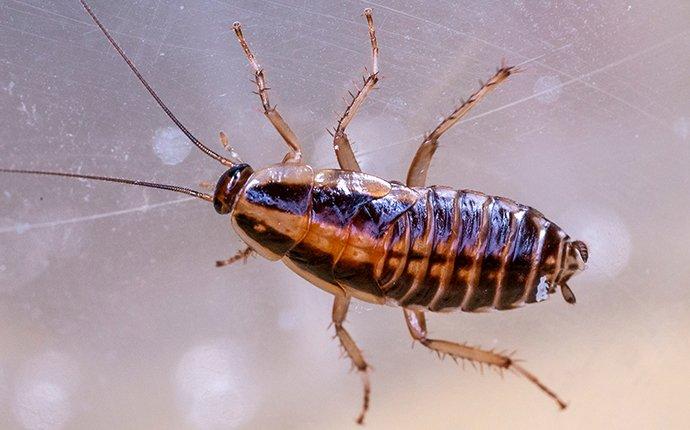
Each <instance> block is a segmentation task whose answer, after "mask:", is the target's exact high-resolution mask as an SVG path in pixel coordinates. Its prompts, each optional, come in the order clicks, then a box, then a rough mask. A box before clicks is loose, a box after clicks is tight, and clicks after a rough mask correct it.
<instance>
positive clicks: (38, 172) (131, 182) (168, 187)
mask: <svg viewBox="0 0 690 430" xmlns="http://www.w3.org/2000/svg"><path fill="white" fill-rule="evenodd" d="M0 173H25V174H28V175H46V176H62V177H64V178H79V179H91V180H94V181H104V182H117V183H119V184H127V185H137V186H139V187H149V188H158V189H159V190H167V191H174V192H176V193H182V194H187V195H188V196H192V197H196V198H198V199H202V200H206V201H207V202H212V201H213V196H210V195H208V194H204V193H201V192H199V191H196V190H192V189H189V188H184V187H178V186H177V185H166V184H156V183H155V182H146V181H138V180H135V179H123V178H110V177H107V176H94V175H78V174H76V173H62V172H46V171H42V170H16V169H0Z"/></svg>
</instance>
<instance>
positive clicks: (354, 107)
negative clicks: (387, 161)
mask: <svg viewBox="0 0 690 430" xmlns="http://www.w3.org/2000/svg"><path fill="white" fill-rule="evenodd" d="M364 16H365V17H366V19H367V24H368V26H369V40H370V42H371V72H370V73H369V76H367V77H366V78H364V79H363V82H362V88H360V89H358V91H357V94H352V93H350V96H351V97H352V100H351V101H350V104H349V105H348V106H347V108H346V109H345V112H344V113H343V116H342V117H341V118H340V120H339V121H338V126H337V127H336V128H335V133H334V135H333V148H334V149H335V156H336V157H337V158H338V164H339V165H340V168H341V169H343V170H351V171H353V172H361V171H362V170H361V169H360V167H359V163H358V162H357V158H356V157H355V153H354V151H353V150H352V145H350V140H349V139H348V137H347V133H345V128H347V126H348V124H350V121H352V118H354V117H355V115H356V114H357V111H358V110H359V109H360V107H362V104H363V103H364V100H365V99H366V98H367V96H368V95H369V93H370V92H371V90H372V89H373V88H374V86H375V85H376V83H377V82H378V80H379V77H378V76H379V45H378V42H377V41H376V29H375V28H374V18H373V16H372V10H371V9H370V8H366V9H364Z"/></svg>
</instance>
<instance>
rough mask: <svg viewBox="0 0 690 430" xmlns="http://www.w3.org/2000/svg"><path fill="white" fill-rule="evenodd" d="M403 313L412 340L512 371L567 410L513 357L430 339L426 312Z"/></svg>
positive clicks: (443, 351) (457, 357)
mask: <svg viewBox="0 0 690 430" xmlns="http://www.w3.org/2000/svg"><path fill="white" fill-rule="evenodd" d="M403 312H404V313H405V322H406V323H407V328H408V329H409V330H410V335H412V338H413V339H414V340H417V341H419V342H420V343H421V344H422V345H424V346H426V347H427V348H429V349H430V350H432V351H435V352H436V353H437V354H440V355H450V356H451V357H452V358H454V359H461V360H469V362H470V363H472V364H474V363H479V364H480V366H481V365H482V364H487V365H489V366H495V367H496V368H498V369H506V370H512V371H514V372H516V373H518V374H520V375H522V376H524V377H525V378H526V379H527V380H529V381H530V382H532V383H533V384H534V385H536V386H537V387H538V388H539V389H540V390H542V391H543V392H544V393H545V394H546V395H547V396H549V397H551V398H552V399H553V400H554V401H555V402H556V403H557V404H558V406H559V407H560V408H561V409H565V408H566V406H567V404H566V403H565V402H564V401H563V400H561V399H560V398H559V397H558V395H557V394H556V393H555V392H554V391H553V390H551V389H550V388H548V387H547V386H546V385H544V384H543V383H542V382H541V381H539V379H537V377H536V376H534V375H533V374H531V373H530V372H528V371H527V370H525V369H524V368H523V367H522V366H520V365H518V364H517V363H516V361H515V360H514V359H512V358H511V357H509V356H506V355H502V354H497V353H495V352H493V351H486V350H483V349H479V348H475V347H472V346H467V345H461V344H459V343H455V342H448V341H445V340H438V339H428V338H427V329H426V319H425V317H424V312H421V311H413V310H409V309H403Z"/></svg>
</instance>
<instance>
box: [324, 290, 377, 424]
mask: <svg viewBox="0 0 690 430" xmlns="http://www.w3.org/2000/svg"><path fill="white" fill-rule="evenodd" d="M349 307H350V296H348V295H346V294H345V293H343V294H342V295H336V296H335V301H334V302H333V316H332V318H333V325H334V326H335V334H336V336H338V339H339V340H340V344H341V345H342V347H343V349H345V352H346V353H347V355H348V356H349V357H350V360H352V364H353V365H354V367H355V368H356V369H357V372H358V373H359V374H360V375H361V376H362V384H363V385H364V397H363V400H362V411H361V412H360V413H359V416H358V417H357V424H363V423H364V416H365V415H366V413H367V410H368V409H369V396H370V394H371V385H370V384H369V373H368V372H369V365H368V364H367V362H366V361H364V355H363V354H362V351H361V350H360V349H359V347H358V346H357V344H356V343H355V341H354V340H352V337H351V336H350V334H349V333H348V332H347V330H345V328H344V327H343V323H344V322H345V317H346V316H347V310H348V308H349Z"/></svg>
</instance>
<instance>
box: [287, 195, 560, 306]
mask: <svg viewBox="0 0 690 430" xmlns="http://www.w3.org/2000/svg"><path fill="white" fill-rule="evenodd" d="M391 187H392V188H391V190H390V193H388V194H387V195H385V196H384V197H381V198H371V197H367V195H366V193H363V194H357V193H349V194H348V193H340V192H338V191H337V190H334V189H333V187H332V184H326V183H324V184H323V186H321V187H317V186H315V187H314V189H313V192H312V198H311V200H312V204H311V208H310V225H309V229H308V232H307V233H306V235H305V236H304V238H303V240H302V241H300V243H298V244H296V246H294V247H293V248H292V249H291V250H290V251H289V252H288V253H287V254H286V257H287V258H289V259H290V260H292V261H293V262H294V263H295V265H296V266H298V267H299V268H300V269H301V270H304V271H307V272H309V273H312V274H313V275H315V276H317V277H318V278H320V279H322V280H324V281H326V282H328V283H331V284H334V285H339V286H341V287H342V288H345V289H346V290H347V291H348V292H350V293H351V294H353V295H354V296H355V297H359V298H363V299H365V300H370V301H375V300H379V301H380V300H381V299H383V298H385V299H386V300H388V301H393V302H395V303H397V304H399V305H401V306H406V307H412V308H414V307H419V308H422V309H429V310H432V311H445V310H452V309H457V308H460V309H462V310H464V311H470V312H471V311H476V310H478V309H481V308H486V307H493V308H496V309H509V308H511V307H514V306H516V305H519V304H521V303H523V302H527V303H529V302H535V301H540V300H542V299H544V298H546V296H547V294H548V293H552V292H553V291H554V289H555V285H554V283H553V282H552V281H554V280H555V279H556V276H557V275H558V271H559V267H560V260H561V257H560V256H561V253H562V249H563V244H564V243H565V240H566V239H567V236H566V235H565V233H563V232H562V230H561V229H560V228H558V227H557V226H556V225H555V224H553V223H551V222H549V221H548V220H547V219H546V218H544V216H543V215H542V214H541V213H539V212H538V211H536V210H535V209H532V208H530V207H527V206H524V205H520V204H517V203H515V202H513V201H512V200H508V199H505V198H501V197H492V196H487V195H485V194H482V193H479V192H476V191H469V190H461V191H456V190H452V189H449V188H443V187H429V188H408V187H405V186H402V185H399V184H395V183H393V184H391Z"/></svg>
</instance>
